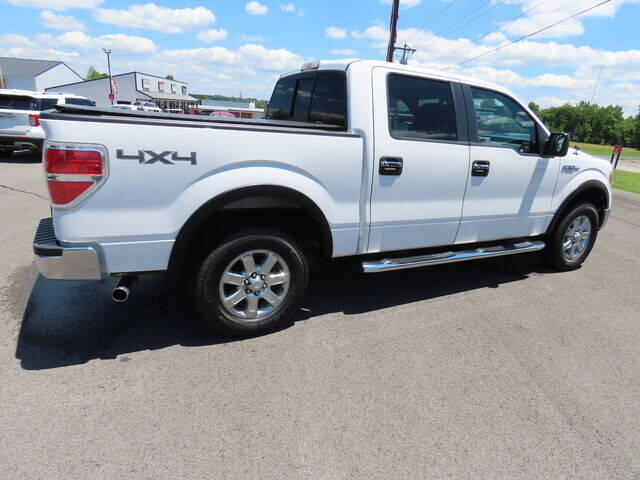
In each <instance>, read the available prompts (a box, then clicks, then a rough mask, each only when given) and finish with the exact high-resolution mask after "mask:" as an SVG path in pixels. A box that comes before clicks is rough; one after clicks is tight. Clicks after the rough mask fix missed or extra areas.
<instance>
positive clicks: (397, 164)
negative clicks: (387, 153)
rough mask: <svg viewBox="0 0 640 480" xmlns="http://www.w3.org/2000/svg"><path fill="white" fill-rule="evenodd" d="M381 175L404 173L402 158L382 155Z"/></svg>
mask: <svg viewBox="0 0 640 480" xmlns="http://www.w3.org/2000/svg"><path fill="white" fill-rule="evenodd" d="M378 172H379V173H380V175H400V174H401V173H402V158H400V157H382V158H380V170H379V171H378Z"/></svg>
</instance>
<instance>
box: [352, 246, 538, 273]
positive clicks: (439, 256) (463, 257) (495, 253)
mask: <svg viewBox="0 0 640 480" xmlns="http://www.w3.org/2000/svg"><path fill="white" fill-rule="evenodd" d="M544 247H545V244H544V242H520V243H513V244H503V245H496V246H493V247H481V248H476V249H475V250H461V251H457V252H443V253H433V254H431V255H419V256H416V257H405V258H385V259H383V260H375V261H367V262H362V270H363V271H364V272H365V273H378V272H388V271H390V270H402V269H405V268H416V267H426V266H429V265H441V264H443V263H454V262H465V261H467V260H476V259H478V258H491V257H501V256H503V255H515V254H517V253H528V252H536V251H538V250H542V249H543V248H544Z"/></svg>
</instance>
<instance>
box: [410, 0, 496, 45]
mask: <svg viewBox="0 0 640 480" xmlns="http://www.w3.org/2000/svg"><path fill="white" fill-rule="evenodd" d="M492 1H493V0H486V1H485V2H483V3H482V4H481V5H479V6H477V7H476V8H474V9H473V10H471V11H470V12H469V13H467V14H466V15H463V16H462V17H460V18H458V19H457V20H455V21H454V22H452V23H450V24H449V25H447V26H446V27H444V28H442V29H440V30H439V31H437V32H436V33H432V34H431V36H430V37H429V38H427V39H426V40H423V41H422V42H420V43H421V44H423V45H424V44H425V42H430V41H431V40H432V39H434V38H436V37H437V36H438V35H440V34H442V33H443V32H446V31H447V30H449V28H451V27H453V26H455V25H457V24H458V23H460V22H462V21H463V20H466V19H467V18H469V17H470V16H471V15H473V14H474V13H476V12H477V11H478V10H480V9H481V8H483V7H484V6H485V5H487V4H489V3H491V2H492ZM416 33H417V32H416Z"/></svg>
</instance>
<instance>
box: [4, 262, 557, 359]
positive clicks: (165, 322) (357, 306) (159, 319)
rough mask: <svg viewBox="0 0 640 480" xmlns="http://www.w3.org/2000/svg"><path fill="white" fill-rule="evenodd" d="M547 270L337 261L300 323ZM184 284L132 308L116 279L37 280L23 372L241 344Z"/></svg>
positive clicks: (323, 271)
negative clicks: (213, 327)
mask: <svg viewBox="0 0 640 480" xmlns="http://www.w3.org/2000/svg"><path fill="white" fill-rule="evenodd" d="M547 272H548V270H547V269H546V268H545V267H543V266H542V265H541V264H540V263H539V261H538V259H537V257H536V256H535V255H516V256H513V257H504V258H497V259H486V260H478V261H474V262H468V263H466V264H464V263H463V264H453V265H442V266H434V267H429V268H422V269H414V270H403V271H396V272H388V273H382V274H368V275H367V274H363V273H361V271H360V269H359V265H358V263H357V261H355V260H341V261H334V262H332V263H330V264H326V265H320V266H319V267H317V269H316V270H314V272H313V274H312V276H311V281H310V285H309V290H308V293H307V296H306V298H305V302H304V305H303V308H302V310H301V311H300V313H299V314H298V315H297V316H296V317H295V319H294V321H295V322H300V321H305V320H308V319H311V318H313V317H317V316H320V315H324V314H328V313H335V312H343V313H344V314H345V315H354V314H361V313H366V312H370V311H375V310H378V309H382V308H389V307H393V306H397V305H403V304H409V303H412V302H417V301H424V300H429V299H433V298H437V297H442V296H447V295H451V294H455V293H460V292H464V291H469V290H474V289H480V288H498V287H499V286H500V285H501V284H505V283H509V282H514V281H520V280H524V279H526V278H527V277H528V276H529V275H532V274H542V273H547ZM185 282H186V279H185V278H184V277H178V276H176V277H168V276H161V275H154V276H145V277H142V279H141V281H140V282H139V284H138V285H137V287H136V288H135V290H134V291H133V292H132V295H131V298H130V300H129V301H128V302H127V303H124V304H116V303H114V302H113V301H112V300H111V297H110V293H111V289H112V287H113V286H114V284H115V280H109V281H103V282H56V281H51V280H47V279H46V278H43V277H42V276H38V277H37V279H36V281H35V284H34V285H33V289H32V291H31V294H30V296H29V299H28V301H27V304H26V308H25V310H24V315H23V320H22V325H21V328H20V333H19V337H18V345H17V349H16V357H17V358H18V359H20V361H21V365H22V367H23V368H24V369H26V370H40V369H48V368H56V367H62V366H69V365H77V364H82V363H85V362H88V361H89V360H93V359H115V358H117V357H118V356H120V355H124V354H127V353H132V352H138V351H143V350H156V349H162V348H165V347H169V346H172V345H183V346H205V345H218V344H222V343H227V342H233V341H242V340H237V339H230V338H226V337H222V336H219V335H216V334H214V333H211V332H210V331H209V330H208V329H207V328H206V327H205V326H204V325H203V324H202V323H201V321H200V320H199V319H198V317H197V315H196V314H195V312H194V310H193V308H192V307H191V305H190V302H189V299H188V294H187V293H188V289H187V288H185ZM408 286H410V288H408ZM347 321H348V318H347ZM285 328H288V327H285ZM120 360H121V361H126V360H127V359H126V357H124V358H122V357H121V358H120Z"/></svg>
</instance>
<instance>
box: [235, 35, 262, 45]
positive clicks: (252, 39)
mask: <svg viewBox="0 0 640 480" xmlns="http://www.w3.org/2000/svg"><path fill="white" fill-rule="evenodd" d="M237 36H238V40H240V41H242V42H259V43H264V42H266V41H267V39H266V38H264V37H263V36H262V35H244V34H242V33H239V34H238V35H237Z"/></svg>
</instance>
